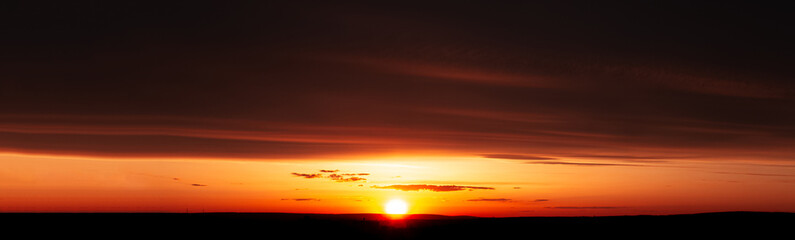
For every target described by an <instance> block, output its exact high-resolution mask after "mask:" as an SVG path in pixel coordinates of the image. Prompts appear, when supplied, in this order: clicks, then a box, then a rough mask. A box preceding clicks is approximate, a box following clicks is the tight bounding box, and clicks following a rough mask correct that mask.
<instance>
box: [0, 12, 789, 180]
mask: <svg viewBox="0 0 795 240" xmlns="http://www.w3.org/2000/svg"><path fill="white" fill-rule="evenodd" d="M325 4H330V3H324V4H320V5H317V6H314V7H306V6H303V5H300V4H288V3H280V4H276V3H269V4H264V3H263V4H258V3H250V4H244V5H237V4H232V3H225V4H223V5H224V6H216V5H204V4H198V3H196V4H191V5H190V6H184V5H181V4H166V3H164V4H162V5H160V6H159V7H158V8H156V9H153V8H151V7H148V6H145V5H143V4H141V5H138V4H129V5H123V6H122V5H114V4H107V5H102V6H93V5H92V6H90V7H87V6H80V4H73V5H70V4H66V3H63V4H56V6H49V5H48V6H38V5H36V4H35V3H31V4H29V5H25V6H24V7H20V8H19V9H16V11H15V14H4V15H3V16H0V20H2V22H5V23H8V26H7V28H6V32H5V33H6V34H5V35H6V36H7V37H4V38H3V39H0V48H2V49H0V50H1V51H2V52H3V53H4V54H3V56H0V61H2V62H3V63H4V64H3V65H4V66H5V68H4V70H3V71H0V79H3V81H2V82H0V109H3V111H2V114H0V151H1V152H15V153H32V154H48V155H80V156H101V157H115V158H117V157H135V158H162V157H174V158H215V159H221V158H238V159H239V158H243V159H255V160H270V159H279V160H284V159H306V158H313V159H323V158H325V157H340V156H349V155H356V154H389V153H394V152H400V153H401V154H411V153H415V152H416V153H422V152H428V151H443V152H456V153H457V154H465V155H466V154H468V155H471V156H483V157H487V158H501V159H515V160H539V161H546V160H559V159H564V158H566V159H567V158H571V157H573V158H577V159H589V160H593V161H600V160H606V159H612V160H637V161H669V160H670V161H686V160H688V159H702V160H703V159H710V160H714V159H728V158H743V159H746V160H750V161H753V160H778V161H790V160H791V159H795V150H793V148H791V146H792V145H793V144H795V108H793V106H795V104H794V103H795V82H793V81H791V79H793V74H792V71H791V66H790V64H789V63H791V62H795V59H793V58H792V56H795V54H791V51H792V50H791V49H792V48H791V46H790V44H791V42H795V39H793V36H792V34H790V31H789V26H788V25H786V24H785V23H786V22H788V21H785V20H784V19H780V18H781V16H788V15H789V14H788V13H786V12H782V13H781V14H769V13H768V12H765V11H757V10H758V9H757V7H759V6H751V5H752V4H743V5H741V6H740V5H734V4H731V3H725V4H721V5H720V6H714V4H707V3H703V4H701V3H688V4H687V6H679V5H677V4H676V3H660V4H655V5H653V6H654V7H650V6H648V5H644V4H639V3H638V4H625V5H624V4H622V5H620V6H615V5H611V4H605V5H604V6H603V5H600V6H591V5H589V6H588V8H572V6H569V5H567V4H540V3H533V2H527V3H513V4H508V3H501V4H494V5H490V6H489V7H488V8H487V9H484V8H483V6H480V5H477V4H468V3H457V4H455V5H454V6H451V5H448V4H442V3H427V4H423V6H422V7H418V6H414V5H412V4H405V3H394V4H389V6H376V5H370V6H368V5H358V4H341V5H333V6H332V5H331V4H330V5H328V6H326V5H325ZM768 7H769V6H768ZM54 9H67V10H68V11H67V10H63V11H61V10H54ZM572 9H580V10H577V11H574V10H572ZM583 9H588V10H583ZM685 9H687V11H685ZM737 9H742V11H739V10H737ZM765 9H768V8H765ZM773 9H775V8H773ZM780 9H782V10H781V11H784V10H783V9H787V8H784V7H782V8H780ZM109 12H112V13H114V14H110V15H109V14H107V13H109ZM672 13H675V14H672ZM142 16H146V17H145V18H144V17H142ZM472 16H479V17H477V18H473V17H472ZM738 16H742V17H738ZM483 19H488V21H483ZM210 22H211V23H212V24H208V23H210ZM339 26H345V27H344V28H340V27H339ZM263 29H267V30H263ZM329 29H335V30H334V31H330V30H329ZM638 29H645V30H644V31H637V30H638ZM683 156H685V157H686V158H683ZM576 162H578V161H571V162H569V161H568V160H567V161H561V162H560V163H540V162H539V164H573V163H576ZM580 165H582V164H580ZM590 166H595V165H590Z"/></svg>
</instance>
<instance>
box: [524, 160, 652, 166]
mask: <svg viewBox="0 0 795 240" xmlns="http://www.w3.org/2000/svg"><path fill="white" fill-rule="evenodd" d="M525 163H527V164H547V165H573V166H595V167H600V166H626V167H641V166H646V165H640V164H624V163H584V162H561V161H554V162H550V161H536V162H525Z"/></svg>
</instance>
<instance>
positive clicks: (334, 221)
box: [0, 212, 795, 239]
mask: <svg viewBox="0 0 795 240" xmlns="http://www.w3.org/2000/svg"><path fill="white" fill-rule="evenodd" d="M0 222H2V226H0V228H2V229H3V230H4V233H6V234H12V233H22V234H24V235H23V236H26V238H27V237H37V236H40V237H52V236H60V237H66V236H72V237H81V238H117V237H122V236H124V237H137V238H153V237H156V238H178V239H184V238H194V237H202V238H205V237H214V238H221V239H231V238H245V239H252V238H253V239H316V238H331V239H339V238H357V239H358V238H362V239H473V238H483V239H494V238H498V237H510V238H512V239H516V238H518V239H538V238H541V237H544V238H549V237H556V238H596V237H605V236H606V237H609V238H633V239H638V238H649V237H655V238H659V237H672V238H674V237H676V238H678V237H688V238H690V237H708V238H709V239H715V238H716V237H737V236H746V237H753V238H754V239H767V238H774V237H777V236H778V237H779V238H780V237H783V236H790V235H791V234H792V226H795V213H779V212H719V213H701V214H687V215H664V216H613V217H511V218H479V217H470V216H443V215H430V214H420V215H411V216H407V217H406V218H404V219H401V220H390V219H389V218H387V217H385V216H384V215H381V214H296V213H0ZM7 236H10V235H7ZM279 236H281V237H279Z"/></svg>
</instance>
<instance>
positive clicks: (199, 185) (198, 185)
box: [191, 183, 207, 187]
mask: <svg viewBox="0 0 795 240" xmlns="http://www.w3.org/2000/svg"><path fill="white" fill-rule="evenodd" d="M191 186H194V187H206V186H207V185H204V184H198V183H194V184H191Z"/></svg>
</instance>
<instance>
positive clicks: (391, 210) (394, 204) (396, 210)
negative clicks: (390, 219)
mask: <svg viewBox="0 0 795 240" xmlns="http://www.w3.org/2000/svg"><path fill="white" fill-rule="evenodd" d="M384 210H385V211H386V213H387V214H406V213H407V212H408V211H409V205H408V204H407V203H406V201H403V200H401V199H393V200H390V201H389V202H387V203H386V205H385V206H384Z"/></svg>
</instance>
